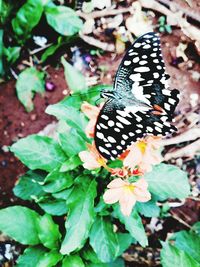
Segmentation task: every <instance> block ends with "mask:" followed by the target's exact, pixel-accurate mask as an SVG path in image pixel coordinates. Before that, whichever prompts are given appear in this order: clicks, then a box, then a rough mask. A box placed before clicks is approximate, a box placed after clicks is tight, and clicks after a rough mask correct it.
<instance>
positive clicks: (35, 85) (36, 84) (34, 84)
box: [16, 67, 45, 112]
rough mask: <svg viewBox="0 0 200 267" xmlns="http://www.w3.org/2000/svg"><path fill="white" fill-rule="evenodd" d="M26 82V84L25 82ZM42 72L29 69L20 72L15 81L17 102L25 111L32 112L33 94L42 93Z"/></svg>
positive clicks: (32, 68)
mask: <svg viewBox="0 0 200 267" xmlns="http://www.w3.org/2000/svg"><path fill="white" fill-rule="evenodd" d="M27 81H28V82H27ZM44 84H45V82H44V72H41V71H38V70H37V69H36V68H34V67H31V68H27V69H25V70H24V71H22V72H21V73H20V74H19V76H18V79H17V83H16V90H17V97H18V99H19V101H20V102H21V103H22V105H24V107H25V109H26V111H28V112H30V111H32V110H33V108H34V105H33V101H32V99H33V97H34V94H35V93H40V94H43V93H44Z"/></svg>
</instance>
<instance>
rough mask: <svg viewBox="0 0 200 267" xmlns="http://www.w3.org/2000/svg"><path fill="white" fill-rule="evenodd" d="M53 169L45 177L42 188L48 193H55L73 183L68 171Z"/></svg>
mask: <svg viewBox="0 0 200 267" xmlns="http://www.w3.org/2000/svg"><path fill="white" fill-rule="evenodd" d="M59 169H60V168H58V169H55V170H53V171H52V172H50V173H49V174H48V175H47V177H46V178H45V181H44V185H43V190H44V191H45V192H48V193H56V192H59V191H61V190H63V189H65V188H68V187H70V186H71V185H72V184H73V178H72V176H71V175H70V174H69V173H66V172H59Z"/></svg>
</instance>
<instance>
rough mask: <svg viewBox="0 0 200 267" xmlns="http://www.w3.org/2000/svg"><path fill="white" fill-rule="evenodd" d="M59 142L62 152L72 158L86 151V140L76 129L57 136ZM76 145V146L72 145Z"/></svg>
mask: <svg viewBox="0 0 200 267" xmlns="http://www.w3.org/2000/svg"><path fill="white" fill-rule="evenodd" d="M59 141H60V144H61V147H62V149H63V151H64V152H65V153H66V154H67V155H68V156H69V157H72V156H74V155H77V154H78V153H79V152H81V151H83V150H86V140H85V139H83V137H82V136H81V135H80V134H79V133H78V131H77V130H76V129H70V131H68V132H65V133H60V134H59ZM74 144H76V145H74Z"/></svg>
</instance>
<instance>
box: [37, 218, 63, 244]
mask: <svg viewBox="0 0 200 267" xmlns="http://www.w3.org/2000/svg"><path fill="white" fill-rule="evenodd" d="M38 236H39V239H40V240H41V242H42V244H43V245H44V246H45V247H47V248H49V249H53V248H58V246H59V243H60V239H61V234H60V232H59V227H58V225H57V224H55V223H54V221H53V219H52V217H51V216H50V215H48V214H45V215H43V216H42V217H41V218H40V219H39V221H38Z"/></svg>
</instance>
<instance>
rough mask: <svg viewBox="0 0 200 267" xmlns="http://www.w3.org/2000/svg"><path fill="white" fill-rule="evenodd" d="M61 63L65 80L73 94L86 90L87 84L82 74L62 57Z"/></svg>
mask: <svg viewBox="0 0 200 267" xmlns="http://www.w3.org/2000/svg"><path fill="white" fill-rule="evenodd" d="M61 62H62V64H63V66H64V73H65V80H66V82H67V84H68V86H69V88H70V90H72V91H73V92H74V93H77V92H83V91H86V89H87V84H86V80H85V77H84V76H83V74H82V73H81V72H80V71H78V70H77V69H76V68H74V67H73V66H72V65H70V64H69V63H68V62H67V61H66V60H65V59H64V57H62V58H61Z"/></svg>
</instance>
